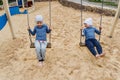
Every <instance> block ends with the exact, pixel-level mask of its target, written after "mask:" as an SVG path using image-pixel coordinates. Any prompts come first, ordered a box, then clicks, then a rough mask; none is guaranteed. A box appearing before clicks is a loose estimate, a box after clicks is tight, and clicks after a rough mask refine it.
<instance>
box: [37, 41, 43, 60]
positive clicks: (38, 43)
mask: <svg viewBox="0 0 120 80" xmlns="http://www.w3.org/2000/svg"><path fill="white" fill-rule="evenodd" d="M40 48H41V47H40V42H39V41H38V40H36V41H35V49H36V54H37V58H38V61H42V60H43V59H42V55H41V52H40Z"/></svg>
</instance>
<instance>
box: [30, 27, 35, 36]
mask: <svg viewBox="0 0 120 80" xmlns="http://www.w3.org/2000/svg"><path fill="white" fill-rule="evenodd" d="M28 31H29V32H30V34H32V35H33V36H34V35H35V34H36V28H34V30H33V31H32V30H31V29H30V28H28Z"/></svg>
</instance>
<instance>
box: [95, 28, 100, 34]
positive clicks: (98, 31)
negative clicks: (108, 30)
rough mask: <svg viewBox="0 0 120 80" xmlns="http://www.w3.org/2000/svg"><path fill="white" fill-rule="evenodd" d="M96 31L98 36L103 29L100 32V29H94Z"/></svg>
mask: <svg viewBox="0 0 120 80" xmlns="http://www.w3.org/2000/svg"><path fill="white" fill-rule="evenodd" d="M94 29H95V32H96V33H97V34H98V35H100V34H101V27H100V30H98V29H96V28H94Z"/></svg>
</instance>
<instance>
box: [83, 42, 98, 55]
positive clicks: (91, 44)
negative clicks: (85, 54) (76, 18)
mask: <svg viewBox="0 0 120 80" xmlns="http://www.w3.org/2000/svg"><path fill="white" fill-rule="evenodd" d="M85 43H86V46H87V48H88V49H89V50H90V52H91V53H92V54H93V55H94V56H96V54H97V53H96V51H95V49H94V45H93V43H92V42H91V40H86V41H85Z"/></svg>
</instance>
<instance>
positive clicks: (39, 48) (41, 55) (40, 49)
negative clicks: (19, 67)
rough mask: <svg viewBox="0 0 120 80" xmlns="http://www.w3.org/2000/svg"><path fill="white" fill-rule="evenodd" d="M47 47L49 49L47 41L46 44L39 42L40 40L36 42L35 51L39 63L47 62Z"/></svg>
mask: <svg viewBox="0 0 120 80" xmlns="http://www.w3.org/2000/svg"><path fill="white" fill-rule="evenodd" d="M46 47H47V42H46V41H44V42H43V41H38V40H36V41H35V49H36V54H37V58H38V60H39V61H44V60H45V52H46Z"/></svg>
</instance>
